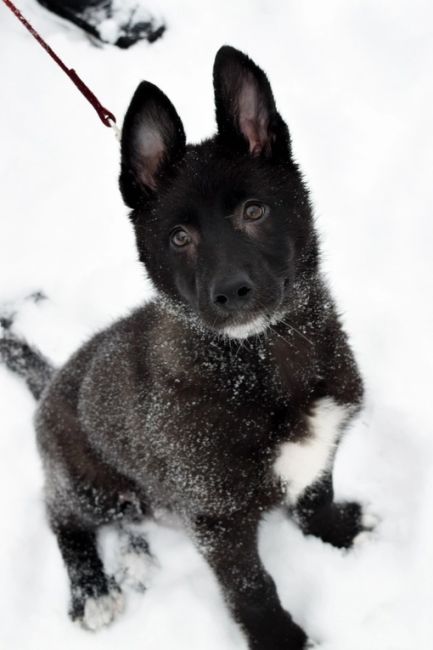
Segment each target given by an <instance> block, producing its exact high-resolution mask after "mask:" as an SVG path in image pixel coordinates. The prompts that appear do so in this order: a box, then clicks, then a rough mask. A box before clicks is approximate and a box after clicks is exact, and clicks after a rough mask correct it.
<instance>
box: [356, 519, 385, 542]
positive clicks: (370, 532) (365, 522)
mask: <svg viewBox="0 0 433 650" xmlns="http://www.w3.org/2000/svg"><path fill="white" fill-rule="evenodd" d="M379 523H380V518H379V517H378V516H377V515H376V514H374V513H372V512H364V513H363V515H362V526H363V527H364V528H365V530H362V531H361V532H360V533H358V535H357V536H356V537H355V539H354V540H353V546H354V547H356V548H359V547H360V546H364V545H365V544H367V543H369V542H372V541H374V540H375V539H376V538H377V532H376V528H377V526H378V525H379Z"/></svg>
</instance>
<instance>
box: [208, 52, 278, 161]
mask: <svg viewBox="0 0 433 650" xmlns="http://www.w3.org/2000/svg"><path fill="white" fill-rule="evenodd" d="M213 79H214V90H215V108H216V120H217V125H218V134H219V136H220V139H221V140H222V141H223V142H224V144H225V145H226V146H228V147H230V148H232V149H236V150H237V151H249V152H250V154H251V155H252V156H255V157H258V156H264V157H267V158H273V159H278V160H281V159H283V160H284V159H288V158H289V157H290V137H289V132H288V129H287V126H286V124H285V123H284V122H283V120H282V118H281V116H280V115H279V113H278V112H277V109H276V106H275V101H274V97H273V95H272V90H271V86H270V84H269V81H268V78H267V76H266V75H265V73H264V72H263V70H261V68H259V67H258V66H257V65H256V64H255V63H254V62H253V61H252V60H251V59H250V58H249V57H248V56H246V55H245V54H243V53H242V52H239V50H236V49H234V48H233V47H229V46H228V45H225V46H223V47H222V48H221V49H220V50H219V51H218V53H217V55H216V57H215V63H214V71H213Z"/></svg>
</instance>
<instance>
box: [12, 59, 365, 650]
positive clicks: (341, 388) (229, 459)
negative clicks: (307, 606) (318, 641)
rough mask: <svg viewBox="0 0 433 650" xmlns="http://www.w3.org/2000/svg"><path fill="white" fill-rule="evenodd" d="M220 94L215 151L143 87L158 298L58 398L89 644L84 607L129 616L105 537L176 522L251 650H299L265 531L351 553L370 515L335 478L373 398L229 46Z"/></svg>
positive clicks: (45, 429) (76, 587)
mask: <svg viewBox="0 0 433 650" xmlns="http://www.w3.org/2000/svg"><path fill="white" fill-rule="evenodd" d="M214 86H215V103H216V117H217V125H218V132H217V135H216V136H215V137H213V138H212V139H210V140H206V141H204V142H202V143H201V144H199V145H193V146H192V145H186V142H185V134H184V130H183V126H182V123H181V120H180V118H179V117H178V115H177V113H176V111H175V109H174V108H173V106H172V104H171V103H170V101H169V100H168V99H167V97H166V96H165V95H164V94H163V93H162V92H161V91H160V90H159V89H158V88H156V87H155V86H153V85H152V84H150V83H147V82H143V83H142V84H141V85H140V86H139V87H138V89H137V91H136V93H135V95H134V97H133V99H132V102H131V105H130V107H129V109H128V112H127V115H126V118H125V122H124V127H123V135H122V161H121V175H120V188H121V191H122V194H123V197H124V200H125V202H126V204H127V205H128V206H129V207H130V208H131V209H132V212H131V220H132V223H133V225H134V229H135V234H136V240H137V247H138V251H139V256H140V260H141V261H142V262H143V263H144V264H145V266H146V269H147V271H148V273H149V275H150V277H151V278H152V280H153V282H154V284H155V286H156V288H157V290H158V298H157V299H156V300H155V301H153V302H152V303H150V304H148V305H146V306H145V307H143V308H141V309H139V310H137V311H136V312H135V313H133V314H132V315H131V316H129V317H127V318H125V319H124V320H122V321H120V322H118V323H116V324H115V325H113V326H112V327H111V328H109V329H107V330H106V331H103V332H101V333H99V334H98V335H96V336H95V337H94V338H93V339H92V340H91V341H90V342H89V343H87V344H86V345H85V346H84V347H82V348H81V349H80V350H79V351H78V352H77V353H76V354H75V355H74V356H73V357H72V359H71V360H70V361H69V362H68V363H67V364H66V366H65V367H64V368H62V369H61V370H59V371H58V372H57V373H56V374H55V375H54V378H53V380H52V381H51V383H50V384H49V386H48V388H47V389H46V391H45V393H44V395H43V397H42V400H41V403H40V406H39V409H38V412H37V415H36V429H37V437H38V443H39V448H40V451H41V454H42V459H43V462H44V468H45V472H46V477H47V490H46V501H47V507H48V512H49V516H50V521H51V525H52V528H53V530H54V532H55V534H56V535H57V539H58V542H59V546H60V550H61V552H62V555H63V558H64V560H65V563H66V566H67V569H68V572H69V576H70V581H71V591H72V606H71V613H72V616H73V618H78V619H80V620H82V621H83V623H84V624H85V625H86V624H87V625H88V626H90V627H91V624H90V623H89V620H88V619H89V611H90V610H92V611H94V610H95V607H96V608H98V606H99V607H100V611H102V610H104V611H106V610H109V611H108V615H107V616H108V618H107V619H104V621H103V622H106V620H108V619H109V618H111V617H112V616H114V614H115V610H116V607H117V603H118V601H117V600H116V594H118V591H117V590H118V587H116V585H115V584H114V583H113V581H110V580H109V579H108V578H107V576H106V575H105V573H104V569H103V566H102V563H101V561H100V559H99V557H98V553H97V549H96V544H95V537H96V532H97V529H98V527H99V526H101V525H102V524H104V523H107V522H112V521H120V520H123V521H130V520H135V521H137V520H141V519H142V518H143V517H146V516H151V514H152V511H153V510H155V509H156V508H160V507H164V508H168V509H170V510H172V511H174V512H176V513H177V514H178V515H180V517H181V518H182V519H183V521H184V523H185V526H186V528H187V529H188V531H189V533H190V535H191V537H192V538H193V539H194V541H195V542H196V544H197V546H198V548H199V549H200V551H201V553H202V554H203V555H204V556H205V557H206V559H207V560H208V562H209V564H210V565H211V567H212V568H213V570H214V571H215V573H216V575H217V578H218V580H219V581H220V584H221V587H222V590H223V593H224V596H225V599H226V602H227V604H228V606H229V608H230V610H231V612H232V614H233V616H234V617H235V618H236V620H237V621H238V622H239V624H240V625H241V626H242V628H243V630H244V632H245V634H246V637H247V638H248V642H249V646H250V648H253V649H254V650H270V649H272V650H283V648H284V650H289V649H290V650H300V649H301V648H304V647H305V643H306V636H305V634H304V632H303V631H302V630H301V629H300V628H299V627H298V626H297V625H296V624H295V623H294V622H293V620H292V618H291V617H290V615H289V614H288V613H287V612H286V611H285V610H284V609H283V608H282V606H281V604H280V602H279V599H278V595H277V591H276V588H275V584H274V582H273V580H272V579H271V577H270V576H269V575H268V574H267V572H266V571H265V569H264V567H263V564H262V562H261V560H260V558H259V555H258V551H257V530H258V525H259V522H260V520H261V518H262V517H263V514H264V513H266V512H267V511H269V510H270V509H271V508H274V507H275V506H278V505H284V506H285V507H286V508H287V511H288V513H289V514H292V515H294V516H295V518H296V520H297V521H298V523H299V524H300V526H301V527H302V528H303V530H304V531H305V532H306V533H312V534H314V535H317V536H319V537H321V538H322V539H323V540H324V541H327V542H330V543H333V544H335V545H337V546H349V545H350V544H351V542H352V540H353V538H354V536H355V535H356V534H357V533H358V532H359V531H360V529H361V524H360V521H361V511H360V508H359V506H358V505H357V504H335V503H334V502H333V489H332V464H333V458H334V450H335V447H336V445H337V444H338V442H339V440H340V438H341V435H342V432H343V429H344V427H345V426H346V425H347V423H348V422H349V420H350V419H351V417H352V416H353V415H354V413H355V412H356V411H357V410H358V409H359V406H360V404H361V398H362V385H361V380H360V377H359V374H358V372H357V369H356V365H355V362H354V359H353V356H352V353H351V351H350V348H349V347H348V343H347V339H346V335H345V334H344V333H343V331H342V328H341V326H340V322H339V319H338V316H337V314H336V310H335V307H334V303H333V301H332V299H331V297H330V295H329V293H328V290H327V288H326V286H325V285H324V283H323V281H322V278H321V276H320V272H319V264H318V261H319V260H318V244H317V237H316V234H315V231H314V226H313V218H312V211H311V206H310V202H309V198H308V192H307V189H306V187H305V185H304V183H303V180H302V177H301V174H300V172H299V169H298V167H297V165H296V164H295V162H294V161H293V158H292V154H291V144H290V136H289V132H288V129H287V126H286V124H285V123H284V121H283V120H282V118H281V116H280V115H279V113H278V112H277V109H276V106H275V101H274V98H273V95H272V91H271V88H270V85H269V81H268V79H267V77H266V75H265V74H264V72H263V71H262V70H261V69H259V68H258V67H257V66H256V65H255V64H254V63H253V62H252V61H251V60H250V59H249V58H248V57H247V56H245V55H244V54H242V53H240V52H238V51H237V50H234V49H233V48H230V47H223V48H222V49H221V50H220V51H219V52H218V54H217V57H216V61H215V68H214ZM15 343H16V342H15ZM7 349H8V346H7V345H5V347H4V351H3V354H4V355H5V356H7ZM337 416H338V417H337ZM325 434H326V435H325ZM308 454H312V455H314V458H315V463H316V464H315V465H314V463H313V465H314V467H315V468H316V469H315V470H314V471H313V472H311V470H310V469H308V468H309V467H310V466H311V463H309V458H308ZM305 459H307V461H308V462H305ZM90 605H91V606H90ZM92 608H93V609H92ZM101 620H102V619H101Z"/></svg>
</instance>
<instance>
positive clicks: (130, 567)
mask: <svg viewBox="0 0 433 650" xmlns="http://www.w3.org/2000/svg"><path fill="white" fill-rule="evenodd" d="M156 568H157V562H156V561H155V559H154V558H153V557H152V556H150V555H149V554H148V553H140V552H136V551H127V552H125V553H122V555H121V557H120V566H119V568H118V570H117V571H116V576H115V577H116V582H118V583H119V584H121V585H126V586H128V587H131V589H135V590H136V591H145V589H146V588H147V587H148V586H149V584H150V583H151V582H152V578H153V576H154V574H155V571H156Z"/></svg>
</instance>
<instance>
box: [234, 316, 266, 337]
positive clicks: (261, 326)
mask: <svg viewBox="0 0 433 650" xmlns="http://www.w3.org/2000/svg"><path fill="white" fill-rule="evenodd" d="M267 325H268V321H267V320H266V318H265V317H264V316H258V317H257V318H255V319H254V320H252V321H250V322H249V323H245V324H244V325H229V327H224V329H223V332H224V334H225V335H226V336H228V337H229V338H231V339H246V338H248V337H249V336H254V334H260V333H261V332H264V331H265V329H266V327H267Z"/></svg>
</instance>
